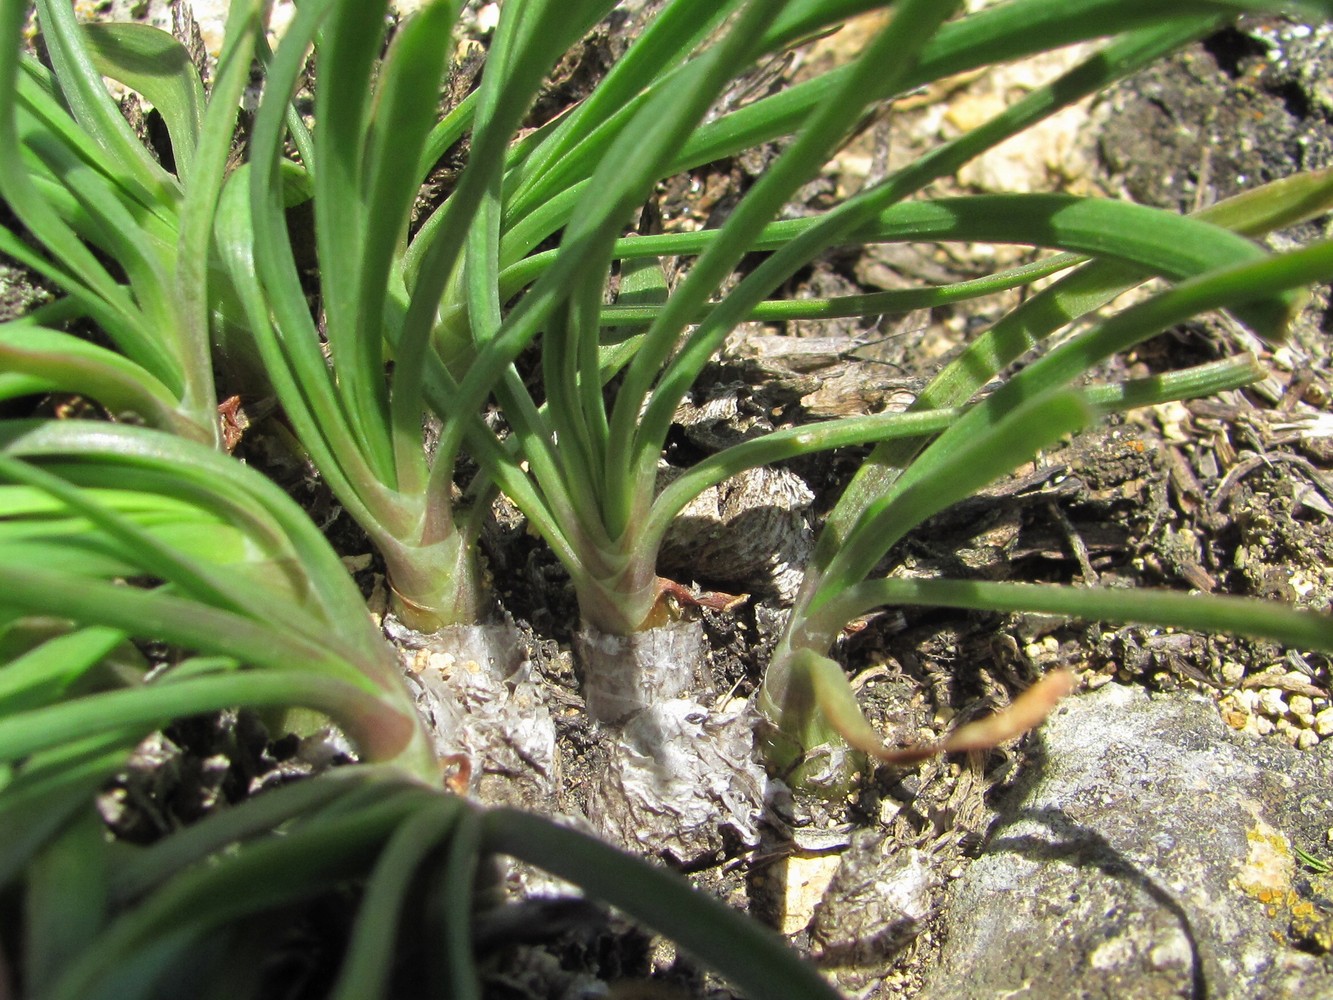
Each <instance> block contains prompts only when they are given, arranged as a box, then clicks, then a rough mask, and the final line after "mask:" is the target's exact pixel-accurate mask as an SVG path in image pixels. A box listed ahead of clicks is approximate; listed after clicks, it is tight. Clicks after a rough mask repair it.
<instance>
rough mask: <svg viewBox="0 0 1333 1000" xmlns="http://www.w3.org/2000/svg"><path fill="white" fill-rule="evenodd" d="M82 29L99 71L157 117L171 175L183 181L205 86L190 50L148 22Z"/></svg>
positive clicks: (199, 125)
mask: <svg viewBox="0 0 1333 1000" xmlns="http://www.w3.org/2000/svg"><path fill="white" fill-rule="evenodd" d="M83 32H84V35H83V37H84V41H85V42H86V43H87V45H88V49H89V54H90V55H91V57H92V61H93V65H94V66H96V67H97V69H98V71H99V72H101V74H102V75H103V76H108V77H110V78H111V79H113V80H116V81H118V82H120V83H123V84H124V85H125V86H127V87H129V88H130V89H131V90H135V91H138V92H139V93H140V94H142V95H143V96H144V97H145V98H147V99H148V101H149V103H151V104H152V105H153V107H155V108H156V109H157V111H158V113H159V114H160V115H161V116H162V120H163V121H164V122H165V123H166V126H167V134H168V135H169V136H170V137H171V153H172V158H173V159H174V160H175V161H176V174H177V176H178V177H180V179H181V181H182V182H187V183H188V181H189V179H190V170H191V167H192V165H193V161H194V153H195V148H196V147H197V146H198V144H199V132H200V129H202V128H203V123H204V84H203V81H202V80H200V79H199V71H198V70H197V69H195V66H194V63H193V61H191V59H190V53H189V51H188V50H187V49H186V48H185V46H184V45H182V44H181V43H180V42H178V41H176V39H174V38H172V37H171V35H169V34H167V33H166V32H165V31H162V30H161V29H159V28H154V27H152V26H151V25H148V24H133V23H112V24H105V23H103V24H96V23H94V24H87V25H85V26H84V28H83Z"/></svg>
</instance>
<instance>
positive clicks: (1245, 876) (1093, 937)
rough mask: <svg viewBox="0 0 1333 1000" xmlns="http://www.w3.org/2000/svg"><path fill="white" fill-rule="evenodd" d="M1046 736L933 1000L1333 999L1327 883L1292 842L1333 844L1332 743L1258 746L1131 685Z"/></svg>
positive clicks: (950, 938)
mask: <svg viewBox="0 0 1333 1000" xmlns="http://www.w3.org/2000/svg"><path fill="white" fill-rule="evenodd" d="M1039 738H1040V741H1041V744H1042V749H1043V751H1044V760H1043V761H1042V762H1040V763H1039V764H1038V766H1036V767H1034V768H1033V769H1032V771H1031V772H1030V773H1031V774H1032V775H1033V776H1032V777H1030V778H1029V779H1027V781H1026V782H1025V783H1024V784H1023V785H1022V786H1020V788H1018V789H1016V791H1015V792H1014V794H1013V795H1012V797H1011V798H1010V799H1009V800H1007V801H1006V802H1005V803H1004V804H1003V805H1002V806H1001V819H1000V822H999V824H998V826H997V827H996V828H995V830H994V833H993V836H992V839H991V840H990V841H989V843H988V844H987V846H986V848H985V851H984V853H983V855H982V857H981V858H979V859H978V860H977V861H976V862H975V863H974V864H972V865H971V867H970V868H968V869H967V871H966V872H965V873H964V874H963V876H962V877H961V878H960V879H959V880H958V881H957V882H956V883H954V884H953V885H952V886H951V887H950V890H949V893H948V896H947V904H946V908H945V916H944V929H945V941H946V943H945V945H944V950H943V952H942V954H941V956H940V962H939V964H938V966H937V967H936V968H935V969H934V970H933V972H932V973H931V975H930V977H929V978H928V980H927V983H926V987H925V989H924V990H923V992H922V993H921V994H920V995H921V996H922V997H923V998H936V1000H943V998H954V997H960V996H1019V995H1021V996H1032V997H1108V998H1110V997H1116V998H1119V997H1203V996H1207V997H1210V998H1214V1000H1222V998H1229V997H1234V998H1237V1000H1239V998H1256V997H1295V996H1303V997H1327V996H1333V964H1330V962H1329V956H1328V953H1327V952H1328V949H1327V944H1326V942H1327V941H1328V940H1329V933H1328V930H1329V924H1330V918H1329V910H1327V909H1325V908H1324V903H1323V901H1322V900H1321V899H1320V898H1319V897H1320V896H1321V893H1320V892H1319V890H1318V887H1317V886H1316V885H1313V884H1312V883H1317V882H1319V881H1321V880H1319V879H1315V878H1313V877H1312V876H1311V875H1309V874H1308V873H1307V872H1305V871H1304V870H1303V866H1302V865H1301V863H1300V862H1299V860H1298V859H1297V857H1296V856H1295V854H1294V852H1293V847H1296V848H1301V849H1304V850H1306V851H1310V852H1311V853H1313V854H1316V855H1320V854H1324V853H1327V847H1328V843H1327V840H1326V834H1327V830H1328V827H1329V822H1330V817H1331V816H1333V752H1330V747H1329V746H1328V744H1323V745H1321V746H1320V747H1319V748H1318V749H1316V750H1313V751H1311V752H1309V753H1300V752H1297V751H1294V750H1291V749H1288V748H1284V747H1277V746H1272V745H1270V744H1264V743H1260V742H1258V741H1256V740H1254V739H1252V738H1248V737H1245V736H1244V735H1241V734H1236V733H1232V732H1230V731H1229V730H1228V729H1227V727H1226V726H1225V725H1223V723H1222V722H1221V720H1220V719H1219V718H1218V714H1217V711H1216V709H1215V708H1214V707H1213V706H1212V705H1211V704H1210V703H1208V702H1207V701H1205V700H1202V699H1197V698H1192V697H1188V696H1184V695H1180V694H1173V695H1171V696H1169V697H1160V698H1149V697H1148V696H1147V695H1146V694H1144V693H1143V692H1142V691H1141V690H1139V689H1134V688H1126V687H1122V686H1119V685H1108V686H1107V687H1105V688H1103V689H1101V690H1100V691H1098V692H1096V693H1095V694H1091V695H1087V696H1084V697H1081V698H1076V699H1073V700H1071V701H1070V703H1069V704H1068V706H1067V707H1066V708H1064V709H1063V710H1061V711H1060V712H1058V713H1057V714H1056V715H1055V716H1053V717H1052V718H1051V719H1050V720H1049V721H1048V722H1047V723H1046V725H1045V726H1044V727H1043V729H1042V730H1041V731H1040V736H1039ZM1321 942H1325V943H1321Z"/></svg>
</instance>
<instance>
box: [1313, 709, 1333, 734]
mask: <svg viewBox="0 0 1333 1000" xmlns="http://www.w3.org/2000/svg"><path fill="white" fill-rule="evenodd" d="M1314 731H1315V733H1316V734H1318V735H1319V736H1329V735H1333V708H1326V709H1324V710H1323V711H1322V712H1320V713H1319V714H1318V715H1316V716H1315V717H1314Z"/></svg>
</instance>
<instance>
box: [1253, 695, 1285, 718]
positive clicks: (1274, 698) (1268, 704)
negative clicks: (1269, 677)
mask: <svg viewBox="0 0 1333 1000" xmlns="http://www.w3.org/2000/svg"><path fill="white" fill-rule="evenodd" d="M1259 709H1260V711H1262V712H1263V713H1264V714H1265V715H1271V716H1273V717H1274V718H1278V717H1280V716H1283V715H1286V714H1287V700H1286V698H1284V697H1283V696H1282V692H1281V691H1279V690H1278V689H1277V688H1264V689H1263V690H1262V691H1260V692H1259Z"/></svg>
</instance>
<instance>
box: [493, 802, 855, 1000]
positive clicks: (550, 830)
mask: <svg viewBox="0 0 1333 1000" xmlns="http://www.w3.org/2000/svg"><path fill="white" fill-rule="evenodd" d="M482 843H483V845H484V846H485V848H486V849H487V850H489V851H493V852H495V853H498V854H509V855H512V856H514V857H516V858H518V859H519V860H521V861H526V862H528V863H529V864H532V865H536V866H537V867H539V868H542V869H544V870H546V871H548V872H550V873H551V874H553V875H555V876H557V877H559V878H562V879H565V880H566V881H569V882H572V883H574V884H575V885H577V886H579V887H580V888H581V889H583V890H584V891H585V892H587V893H589V894H590V895H592V896H594V897H596V898H598V899H602V900H605V901H606V902H608V903H610V904H611V905H612V906H615V907H617V908H618V909H620V910H623V911H624V912H625V913H627V914H629V915H630V916H632V917H634V918H635V919H636V920H639V921H641V922H643V923H644V924H646V925H648V926H649V927H651V928H653V929H654V930H656V931H657V932H658V933H660V934H664V935H666V936H667V937H669V938H671V939H672V940H673V941H675V942H677V943H678V944H679V945H680V946H681V947H683V948H685V949H686V950H688V951H689V952H690V954H691V955H693V956H694V957H695V958H697V959H698V960H699V961H701V962H704V963H705V964H707V965H708V966H710V967H711V968H713V969H715V970H716V971H717V972H719V973H721V974H722V975H723V976H725V977H726V978H727V979H729V980H730V981H731V982H732V983H734V984H735V985H736V986H737V987H739V988H740V990H741V991H742V992H743V993H744V994H745V995H746V996H747V997H750V998H752V1000H797V998H800V1000H816V998H827V1000H834V998H836V997H837V995H838V994H837V992H836V991H835V990H834V989H833V988H832V987H831V986H829V984H828V983H827V982H825V981H824V979H823V978H822V977H821V976H820V975H819V973H818V972H817V971H815V969H814V967H813V966H811V965H808V964H806V963H805V962H802V961H801V960H800V959H798V958H797V957H796V956H795V955H794V954H793V953H792V952H790V951H789V950H787V948H786V947H785V945H783V943H782V942H781V941H780V940H779V939H778V937H777V936H776V935H775V934H774V933H773V932H772V931H770V930H768V929H767V928H765V927H762V926H760V925H759V924H758V923H757V922H756V921H752V920H747V919H746V918H744V917H742V916H741V915H740V914H738V913H736V912H735V911H734V910H732V909H730V908H729V907H727V906H726V905H725V904H724V903H722V902H720V901H719V900H716V899H714V898H712V897H711V896H704V895H701V894H699V893H697V892H695V891H694V890H693V889H691V888H690V887H689V885H688V884H687V883H685V882H684V881H683V880H682V879H681V878H680V877H679V876H677V875H675V874H673V873H671V872H668V871H665V870H663V869H660V868H655V867H649V866H645V865H644V864H642V863H641V862H640V861H639V860H638V859H635V858H632V857H630V856H629V855H628V854H624V853H622V852H620V851H618V850H616V849H615V848H613V847H610V846H608V845H606V844H604V843H602V842H601V841H599V840H596V839H594V838H592V837H589V836H586V835H584V834H581V833H577V832H575V831H574V830H570V829H568V828H567V827H563V826H560V825H559V824H556V823H553V822H551V821H550V820H546V819H542V818H540V817H537V816H532V815H529V814H527V813H523V812H519V811H517V810H514V809H494V810H491V811H490V812H488V813H486V814H485V816H484V817H483V819H482Z"/></svg>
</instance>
